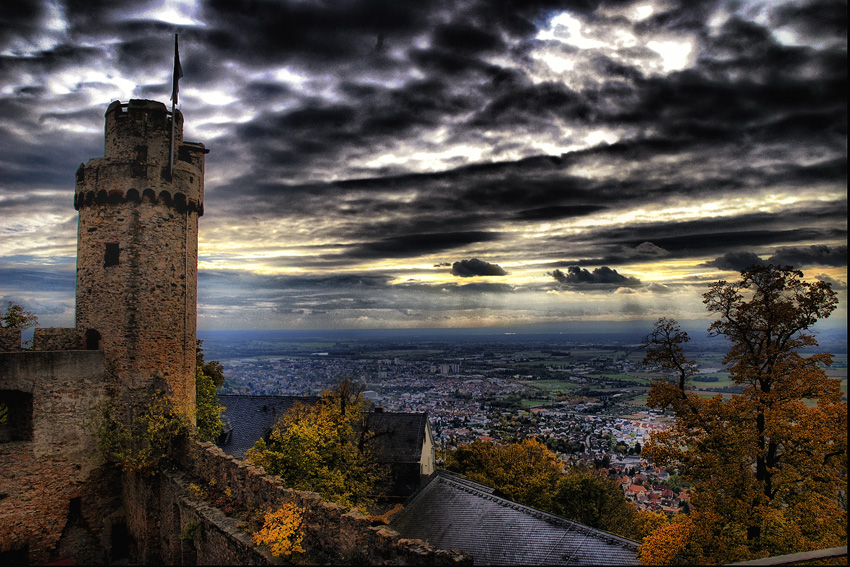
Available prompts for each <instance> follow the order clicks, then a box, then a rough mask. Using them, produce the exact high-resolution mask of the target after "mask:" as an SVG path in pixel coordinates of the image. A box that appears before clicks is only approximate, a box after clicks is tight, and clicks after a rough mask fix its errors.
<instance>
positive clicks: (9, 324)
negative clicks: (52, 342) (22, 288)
mask: <svg viewBox="0 0 850 567" xmlns="http://www.w3.org/2000/svg"><path fill="white" fill-rule="evenodd" d="M0 323H2V326H3V327H6V328H12V329H28V328H30V327H32V326H33V325H37V324H38V317H37V316H36V315H35V314H33V313H31V312H30V311H25V310H24V308H23V307H21V306H20V305H15V304H14V303H12V302H11V301H10V302H9V306H8V307H7V308H6V312H5V313H3V315H0Z"/></svg>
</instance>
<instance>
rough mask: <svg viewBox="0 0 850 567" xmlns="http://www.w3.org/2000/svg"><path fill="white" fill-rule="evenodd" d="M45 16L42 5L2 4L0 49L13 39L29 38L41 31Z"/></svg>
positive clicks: (26, 1) (28, 0)
mask: <svg viewBox="0 0 850 567" xmlns="http://www.w3.org/2000/svg"><path fill="white" fill-rule="evenodd" d="M46 16H47V10H46V9H45V6H44V3H43V2H39V1H35V0H20V1H16V2H9V3H4V5H3V9H2V10H0V49H2V48H6V47H8V46H9V43H10V41H11V40H12V39H14V38H31V37H33V36H36V35H38V34H39V33H40V32H41V30H42V29H43V28H42V26H43V21H44V19H45V18H46Z"/></svg>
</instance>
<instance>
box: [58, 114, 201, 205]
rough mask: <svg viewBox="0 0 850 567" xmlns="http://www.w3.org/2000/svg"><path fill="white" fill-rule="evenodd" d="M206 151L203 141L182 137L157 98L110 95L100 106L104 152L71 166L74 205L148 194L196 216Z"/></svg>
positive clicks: (128, 199)
mask: <svg viewBox="0 0 850 567" xmlns="http://www.w3.org/2000/svg"><path fill="white" fill-rule="evenodd" d="M172 118H173V119H175V120H176V123H175V125H174V155H173V158H172V144H171V135H172V129H171V127H172V124H171V122H172ZM207 153H209V150H207V149H206V148H204V145H203V144H199V143H193V142H184V141H183V115H182V114H181V113H180V111H179V110H175V111H174V115H173V116H172V113H171V112H169V111H168V110H167V109H166V107H165V105H164V104H162V103H161V102H156V101H151V100H131V101H130V102H129V103H126V104H123V103H121V102H119V101H115V102H113V103H112V104H110V105H109V108H108V109H107V111H106V126H105V148H104V157H102V158H95V159H91V160H89V162H88V163H87V164H85V165H83V164H80V167H79V168H78V169H77V173H76V192H75V195H74V208H75V209H77V210H80V208H81V207H88V206H93V205H107V204H121V203H127V202H136V203H139V202H141V201H142V200H143V199H144V198H145V197H144V196H145V195H146V194H149V195H152V197H151V198H150V199H149V202H151V203H153V204H160V203H162V204H165V205H167V206H169V207H174V208H176V209H177V210H178V211H179V212H181V213H183V212H186V211H187V210H188V211H191V212H195V213H197V214H198V216H201V215H203V200H204V159H205V156H206V154H207ZM181 195H182V196H181Z"/></svg>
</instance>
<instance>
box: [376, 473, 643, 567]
mask: <svg viewBox="0 0 850 567" xmlns="http://www.w3.org/2000/svg"><path fill="white" fill-rule="evenodd" d="M390 527H392V528H393V529H394V530H396V531H397V532H399V533H400V534H401V535H402V537H405V538H411V539H421V540H425V541H427V542H428V543H430V544H431V545H433V546H435V547H437V548H439V549H461V550H463V551H466V552H468V553H471V554H472V556H473V560H474V562H475V565H636V564H637V563H638V561H637V548H638V544H637V543H636V542H633V541H631V540H628V539H625V538H622V537H619V536H615V535H613V534H610V533H607V532H603V531H601V530H597V529H594V528H591V527H588V526H585V525H582V524H579V523H577V522H572V521H570V520H567V519H565V518H561V517H558V516H554V515H552V514H547V513H545V512H541V511H540V510H535V509H534V508H530V507H528V506H522V505H521V504H517V503H515V502H511V501H510V500H506V499H504V498H499V497H498V496H495V495H494V494H493V490H492V489H490V488H488V487H486V486H482V485H480V484H477V483H474V482H470V481H468V480H465V479H461V478H460V477H457V476H455V475H452V474H450V473H446V472H445V471H437V473H435V474H434V478H433V480H432V481H431V482H430V483H429V484H428V485H427V486H425V488H423V489H422V490H421V491H420V492H419V493H417V494H416V495H415V496H414V497H413V498H412V499H411V500H410V502H409V503H408V504H407V506H405V508H404V510H402V511H401V512H399V513H398V514H397V515H396V516H394V517H393V519H392V520H391V522H390Z"/></svg>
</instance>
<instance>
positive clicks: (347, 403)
mask: <svg viewBox="0 0 850 567" xmlns="http://www.w3.org/2000/svg"><path fill="white" fill-rule="evenodd" d="M367 407H368V404H367V402H366V401H365V399H364V398H363V396H362V395H361V394H360V393H359V392H358V391H357V390H356V389H355V388H354V387H353V385H352V384H351V383H350V382H348V381H343V382H342V383H341V384H340V385H339V387H338V388H337V389H336V390H334V391H327V392H325V393H324V395H323V396H322V398H321V399H320V400H319V402H318V403H317V404H315V405H308V404H301V403H299V404H296V405H295V406H294V407H293V408H292V409H291V410H289V411H288V412H287V413H286V414H284V415H283V417H282V418H281V419H280V421H278V423H277V425H276V426H275V427H274V428H273V430H272V432H271V433H270V434H269V437H268V440H264V439H260V440H259V441H257V443H256V444H255V445H254V447H253V448H252V449H250V450H249V451H248V454H247V457H248V460H249V461H251V462H252V463H254V464H256V465H259V466H262V467H263V468H264V469H265V470H266V471H267V472H269V473H271V474H276V475H278V476H280V477H281V478H282V479H283V480H284V482H285V483H286V484H287V486H290V487H292V488H296V489H298V490H310V491H313V492H317V493H319V494H320V495H321V496H322V497H323V498H325V499H326V500H330V501H332V502H336V503H337V504H341V505H343V506H347V507H357V508H359V509H361V510H364V511H365V510H366V509H368V508H369V507H370V506H372V505H373V504H374V499H375V497H376V496H377V494H378V492H379V489H380V487H381V486H382V484H383V481H384V480H385V479H386V478H387V474H388V473H387V471H386V470H385V469H384V468H383V467H381V466H380V465H379V464H378V463H377V461H376V459H375V457H374V454H373V451H372V446H371V443H369V440H370V439H372V438H374V437H373V436H372V435H370V432H369V431H368V430H367V429H366V428H365V419H364V415H365V413H364V412H365V410H366V409H367Z"/></svg>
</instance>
